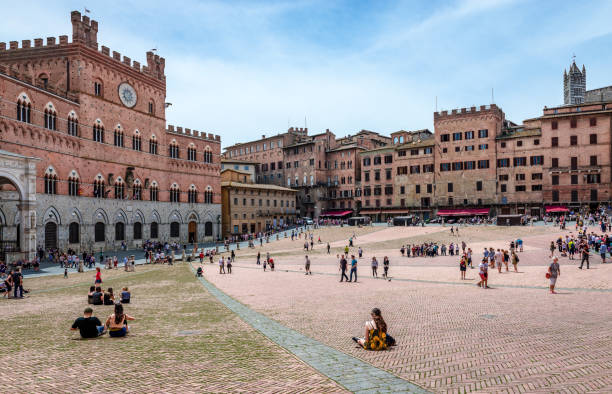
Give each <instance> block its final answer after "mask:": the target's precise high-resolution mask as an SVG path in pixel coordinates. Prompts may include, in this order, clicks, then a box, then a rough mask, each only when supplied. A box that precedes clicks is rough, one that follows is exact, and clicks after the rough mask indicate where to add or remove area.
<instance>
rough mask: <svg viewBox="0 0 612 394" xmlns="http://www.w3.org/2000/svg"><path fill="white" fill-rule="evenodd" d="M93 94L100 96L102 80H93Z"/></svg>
mask: <svg viewBox="0 0 612 394" xmlns="http://www.w3.org/2000/svg"><path fill="white" fill-rule="evenodd" d="M94 96H98V97H101V96H102V82H98V81H95V82H94Z"/></svg>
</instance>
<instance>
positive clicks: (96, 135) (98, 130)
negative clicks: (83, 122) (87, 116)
mask: <svg viewBox="0 0 612 394" xmlns="http://www.w3.org/2000/svg"><path fill="white" fill-rule="evenodd" d="M93 140H94V141H96V142H104V126H103V125H102V124H101V123H100V120H99V119H98V120H97V121H96V123H94V125H93Z"/></svg>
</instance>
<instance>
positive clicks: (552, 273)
mask: <svg viewBox="0 0 612 394" xmlns="http://www.w3.org/2000/svg"><path fill="white" fill-rule="evenodd" d="M547 276H548V278H549V279H550V294H557V293H556V292H555V285H556V284H557V278H558V277H559V276H561V267H560V266H559V258H558V257H557V256H555V257H554V258H553V261H552V263H550V266H549V267H548V275H547Z"/></svg>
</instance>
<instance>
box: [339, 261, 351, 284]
mask: <svg viewBox="0 0 612 394" xmlns="http://www.w3.org/2000/svg"><path fill="white" fill-rule="evenodd" d="M347 266H348V262H347V261H346V258H345V257H344V255H342V257H341V258H340V271H341V272H342V274H341V275H340V282H342V280H343V279H346V281H347V282H348V281H349V278H348V276H347V275H346V268H347Z"/></svg>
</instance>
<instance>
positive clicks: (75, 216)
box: [68, 208, 83, 224]
mask: <svg viewBox="0 0 612 394" xmlns="http://www.w3.org/2000/svg"><path fill="white" fill-rule="evenodd" d="M68 221H69V222H77V223H79V224H83V215H82V214H81V211H79V210H78V208H72V211H71V212H70V217H69V218H68Z"/></svg>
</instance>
